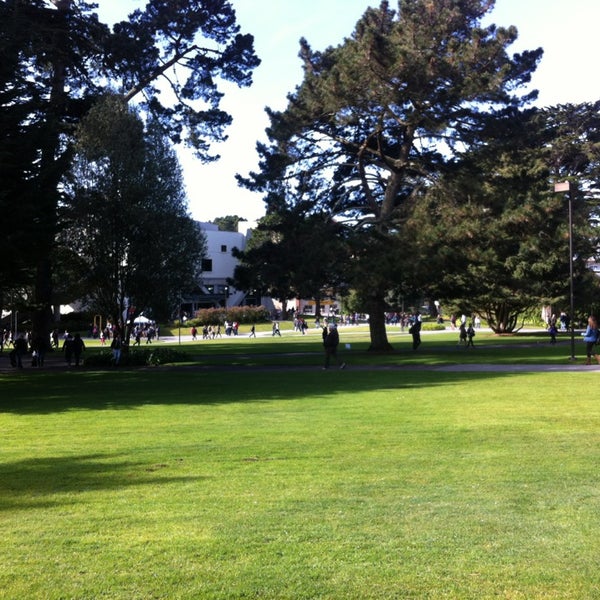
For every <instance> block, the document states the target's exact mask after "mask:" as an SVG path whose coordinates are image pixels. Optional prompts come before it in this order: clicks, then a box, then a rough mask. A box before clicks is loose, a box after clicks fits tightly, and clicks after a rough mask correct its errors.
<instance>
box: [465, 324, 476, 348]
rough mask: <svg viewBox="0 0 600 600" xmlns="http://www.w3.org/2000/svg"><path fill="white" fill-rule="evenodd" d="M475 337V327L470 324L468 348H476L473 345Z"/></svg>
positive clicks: (468, 328)
mask: <svg viewBox="0 0 600 600" xmlns="http://www.w3.org/2000/svg"><path fill="white" fill-rule="evenodd" d="M474 337H475V328H474V327H473V323H472V322H471V323H469V326H468V327H467V348H468V347H469V346H471V348H474V347H475V344H474V343H473V338H474Z"/></svg>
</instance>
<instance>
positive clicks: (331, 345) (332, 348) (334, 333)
mask: <svg viewBox="0 0 600 600" xmlns="http://www.w3.org/2000/svg"><path fill="white" fill-rule="evenodd" d="M339 343H340V336H339V333H338V330H337V327H336V326H335V325H334V324H333V323H331V324H330V325H329V326H328V327H324V328H323V347H324V348H325V366H324V367H323V369H328V368H329V363H330V362H331V358H332V357H333V358H334V359H335V362H336V364H337V365H338V366H339V367H340V369H345V368H346V363H345V362H340V359H339V358H338V355H337V348H338V346H339Z"/></svg>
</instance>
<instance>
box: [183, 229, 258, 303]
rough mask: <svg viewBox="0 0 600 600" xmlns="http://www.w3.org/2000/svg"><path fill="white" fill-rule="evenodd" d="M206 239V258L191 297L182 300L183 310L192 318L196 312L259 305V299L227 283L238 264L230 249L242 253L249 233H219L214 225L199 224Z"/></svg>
mask: <svg viewBox="0 0 600 600" xmlns="http://www.w3.org/2000/svg"><path fill="white" fill-rule="evenodd" d="M199 225H200V228H201V229H202V232H203V233H204V235H205V236H206V255H205V257H204V258H203V259H202V280H201V283H200V285H199V286H198V288H197V289H196V290H194V293H193V294H190V295H189V296H186V297H184V298H183V310H184V311H185V312H186V313H188V314H194V312H196V311H197V310H198V309H200V308H211V307H219V306H224V307H227V306H240V305H243V304H245V305H259V304H260V298H255V297H253V296H249V295H248V294H246V291H245V290H236V289H235V288H234V287H232V286H231V285H230V284H229V283H228V282H227V280H228V279H229V278H231V277H233V273H234V271H235V267H236V266H237V264H238V260H237V259H236V258H235V257H234V256H233V249H234V248H237V249H238V250H245V248H246V242H247V240H248V237H249V235H250V230H249V229H248V230H246V231H244V232H243V233H242V232H237V231H220V230H219V228H218V226H217V225H215V224H214V223H199Z"/></svg>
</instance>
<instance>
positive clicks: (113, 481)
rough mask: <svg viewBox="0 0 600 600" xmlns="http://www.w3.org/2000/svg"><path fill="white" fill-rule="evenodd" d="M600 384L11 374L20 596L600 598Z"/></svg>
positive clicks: (10, 569) (10, 546) (1, 552)
mask: <svg viewBox="0 0 600 600" xmlns="http://www.w3.org/2000/svg"><path fill="white" fill-rule="evenodd" d="M596 380H597V374H595V373H552V374H541V373H540V374H527V375H523V374H520V375H515V374H499V373H441V372H428V371H416V370H415V371H410V370H403V371H402V372H400V373H398V372H389V371H354V372H353V371H331V372H321V371H317V370H315V371H312V370H309V371H306V370H304V371H279V372H278V371H267V370H264V371H261V370H256V371H250V372H239V373H235V374H232V373H220V372H198V371H186V370H184V371H179V370H164V369H155V370H146V371H115V372H111V373H110V374H107V373H100V372H98V373H96V372H85V371H83V372H77V373H73V372H71V373H41V374H38V375H37V376H36V377H32V378H30V379H29V380H27V381H24V380H23V378H18V377H12V378H11V377H4V378H0V385H1V386H2V397H1V399H0V430H1V431H2V437H3V443H2V461H1V463H0V519H1V524H2V531H3V544H2V546H0V561H1V562H0V564H2V569H0V586H2V589H3V597H5V598H473V599H475V598H499V597H500V598H528V599H529V598H561V599H563V598H578V599H579V598H594V597H598V596H599V595H600V575H599V574H598V571H597V556H598V554H599V551H600V541H599V540H600V536H599V533H600V531H599V530H600V525H599V523H598V519H597V515H598V511H599V509H600V487H599V485H598V476H597V464H598V459H599V454H600V450H599V449H600V444H599V442H600V433H599V432H600V428H599V426H600V408H599V406H598V403H597V401H596V398H595V394H594V393H590V390H593V389H595V386H596V385H597V381H596Z"/></svg>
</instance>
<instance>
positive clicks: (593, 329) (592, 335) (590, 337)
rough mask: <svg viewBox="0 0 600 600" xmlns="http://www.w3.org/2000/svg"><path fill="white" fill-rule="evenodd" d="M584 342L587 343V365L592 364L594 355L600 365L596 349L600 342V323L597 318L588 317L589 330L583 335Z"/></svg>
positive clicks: (599, 357)
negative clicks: (599, 339) (599, 327)
mask: <svg viewBox="0 0 600 600" xmlns="http://www.w3.org/2000/svg"><path fill="white" fill-rule="evenodd" d="M583 341H584V342H585V352H586V355H587V358H586V361H585V364H586V365H591V364H592V355H593V356H594V358H595V359H596V361H597V362H598V364H600V356H598V353H597V352H596V349H595V346H596V343H597V342H598V321H597V320H596V317H594V316H592V315H590V316H589V317H588V324H587V329H586V330H585V333H584V334H583Z"/></svg>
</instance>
